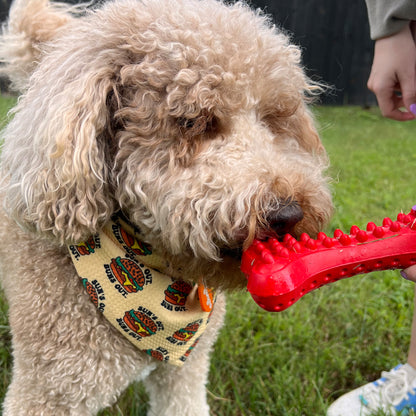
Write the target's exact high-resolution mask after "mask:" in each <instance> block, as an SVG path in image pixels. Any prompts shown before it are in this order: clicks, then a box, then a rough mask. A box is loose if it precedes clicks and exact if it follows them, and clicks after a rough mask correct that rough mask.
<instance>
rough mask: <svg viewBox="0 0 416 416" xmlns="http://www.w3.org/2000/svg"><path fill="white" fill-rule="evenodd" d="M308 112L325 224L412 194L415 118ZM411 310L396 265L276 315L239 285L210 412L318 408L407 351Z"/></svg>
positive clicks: (139, 410) (140, 397)
mask: <svg viewBox="0 0 416 416" xmlns="http://www.w3.org/2000/svg"><path fill="white" fill-rule="evenodd" d="M0 104H1V100H0ZM8 104H9V103H8ZM315 113H316V118H317V120H318V122H319V123H320V125H321V135H322V138H323V141H324V144H325V146H326V148H327V150H328V153H329V156H330V159H331V168H330V174H331V176H332V177H333V178H334V180H333V183H332V189H333V193H334V202H335V207H336V212H335V216H334V218H333V221H332V222H331V224H330V226H329V230H328V231H329V232H332V231H333V230H334V229H335V228H342V229H344V230H348V229H349V227H350V226H351V225H352V224H357V225H359V226H361V227H363V226H365V224H366V222H367V221H369V220H371V221H375V222H377V223H381V220H382V218H383V217H384V216H394V215H395V214H396V213H397V212H399V211H401V210H403V211H408V210H409V208H410V207H411V206H412V205H413V204H415V203H416V198H415V197H413V192H414V190H415V189H416V175H415V174H414V169H415V165H416V163H415V162H416V145H415V140H416V138H415V137H414V136H415V132H416V125H415V124H414V123H398V122H394V121H390V120H386V119H383V118H382V117H381V116H380V115H379V113H378V111H377V110H375V109H372V110H362V109H360V108H356V107H339V108H332V107H318V108H317V109H316V111H315ZM5 310H6V306H5V304H4V303H2V302H0V365H1V368H2V370H0V371H1V376H0V384H1V385H0V401H1V400H2V396H3V395H4V391H5V388H6V384H7V382H8V379H9V368H10V360H11V359H10V354H9V351H10V338H9V336H8V335H7V334H8V328H7V321H6V312H5ZM412 310H413V284H411V283H409V282H407V281H404V280H403V279H401V278H400V277H399V274H398V272H382V273H381V272H380V273H373V274H369V275H365V276H357V277H354V278H351V279H346V280H344V281H340V282H337V283H335V284H333V285H330V286H325V287H323V288H321V289H320V290H318V291H314V292H312V293H310V294H308V295H307V296H305V297H304V298H302V299H301V300H300V301H299V302H297V303H296V304H295V305H293V306H292V307H291V308H289V309H287V310H286V311H284V312H281V313H276V314H272V313H267V312H265V311H263V310H261V309H260V308H259V307H258V306H257V305H256V304H255V303H254V301H253V300H252V299H251V298H250V296H249V294H247V293H237V294H233V295H231V296H229V302H228V312H227V317H226V325H225V327H224V328H223V330H222V332H221V335H220V338H219V340H218V342H217V345H216V349H215V352H214V353H213V357H212V367H211V374H210V379H209V385H208V391H209V393H208V398H209V402H210V405H211V409H212V415H216V416H240V415H241V416H252V415H253V416H254V415H255V416H259V415H261V416H268V415H273V416H286V415H287V416H301V415H302V416H317V415H322V416H323V415H324V414H325V411H326V408H327V407H328V405H329V404H330V403H332V402H333V401H334V400H335V399H336V398H337V397H339V396H340V395H342V394H343V393H345V392H347V391H349V390H350V389H352V388H354V387H357V386H360V385H361V384H363V383H366V382H368V381H371V380H373V379H375V378H378V377H379V374H380V372H381V370H385V369H390V368H391V367H392V366H395V365H396V364H397V363H399V362H404V361H405V360H406V356H407V346H408V342H409V336H410V325H411V317H412ZM145 399H146V395H145V393H144V390H143V387H142V386H141V385H133V386H131V387H130V388H129V389H128V390H127V391H126V392H125V394H124V395H123V396H122V397H121V399H120V400H119V402H118V404H117V406H114V407H113V408H112V409H109V410H106V411H103V412H102V413H101V416H104V415H105V416H113V415H124V416H127V415H128V416H132V415H136V416H137V415H144V414H145V411H146V404H145V403H144V401H145ZM378 415H379V416H381V414H380V413H379V414H378ZM173 416H176V415H173Z"/></svg>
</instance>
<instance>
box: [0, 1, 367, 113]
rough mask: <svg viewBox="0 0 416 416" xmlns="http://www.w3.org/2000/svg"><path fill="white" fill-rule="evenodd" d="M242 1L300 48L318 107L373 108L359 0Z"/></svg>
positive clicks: (1, 5) (1, 11) (3, 12)
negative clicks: (322, 89) (317, 85)
mask: <svg viewBox="0 0 416 416" xmlns="http://www.w3.org/2000/svg"><path fill="white" fill-rule="evenodd" d="M61 1H62V0H61ZM64 1H65V0H64ZM66 1H68V2H71V3H75V2H77V0H66ZM247 1H250V2H251V4H252V5H253V7H256V8H258V7H260V8H261V9H263V10H265V11H266V12H267V13H269V14H271V15H273V18H274V20H275V22H276V24H277V25H278V26H280V27H283V28H284V29H285V30H287V31H289V32H290V33H291V34H292V35H293V40H294V42H295V43H297V44H298V45H300V46H301V47H302V48H303V62H304V65H305V67H306V68H307V70H308V73H309V75H310V76H311V77H312V78H315V79H319V80H321V81H323V82H325V83H327V84H329V85H330V86H332V87H333V90H332V92H331V93H330V94H326V95H325V96H324V97H322V102H323V103H324V104H337V105H342V104H358V105H363V106H367V105H372V104H374V103H375V98H374V96H373V94H371V93H370V92H369V91H368V90H367V87H366V84H367V78H368V75H369V73H370V68H371V61H372V54H373V42H372V41H371V40H370V35H369V27H368V21H367V10H366V7H365V2H364V0H247ZM10 3H11V0H0V19H1V20H4V19H5V18H6V16H7V9H8V7H9V5H10Z"/></svg>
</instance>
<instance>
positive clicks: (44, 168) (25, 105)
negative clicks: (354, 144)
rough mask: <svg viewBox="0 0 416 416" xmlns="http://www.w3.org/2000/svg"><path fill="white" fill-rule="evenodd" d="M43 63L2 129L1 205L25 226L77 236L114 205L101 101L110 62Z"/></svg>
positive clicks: (63, 238) (60, 236) (92, 229)
mask: <svg viewBox="0 0 416 416" xmlns="http://www.w3.org/2000/svg"><path fill="white" fill-rule="evenodd" d="M51 59H52V58H51ZM42 66H43V63H42V64H41V66H40V67H39V71H37V73H35V74H34V78H35V81H34V82H33V85H31V86H30V88H29V90H28V92H27V93H26V95H25V96H23V97H22V98H21V100H20V101H19V103H18V105H17V106H16V108H15V110H14V118H13V119H12V121H11V122H10V123H9V125H8V126H7V128H6V129H5V131H4V133H3V139H4V145H3V150H2V155H1V158H2V177H3V194H4V196H3V197H4V205H5V207H6V210H7V211H8V212H9V214H10V215H11V216H12V217H13V218H15V220H16V221H17V222H18V223H20V224H21V225H22V226H24V227H25V228H28V229H30V230H31V231H34V232H37V233H40V234H43V235H47V236H49V237H53V238H54V239H56V240H58V241H59V242H60V243H61V244H64V243H68V242H77V241H80V240H82V239H84V238H86V237H88V236H89V235H91V234H93V233H96V232H97V231H98V230H99V229H100V227H101V226H102V225H103V224H104V222H106V221H108V219H109V217H110V216H111V213H112V212H113V199H112V198H111V192H110V190H109V188H110V182H111V180H110V179H109V172H110V170H111V165H110V161H109V149H110V144H109V141H110V140H109V133H108V131H107V130H108V126H109V123H110V121H109V119H110V115H109V110H108V108H107V106H108V104H107V103H108V101H109V95H110V94H111V93H112V92H113V91H114V89H115V86H114V82H113V81H112V79H111V73H110V72H109V71H108V70H107V71H102V70H100V69H99V68H98V69H97V68H95V71H94V72H93V71H92V70H91V71H89V72H88V71H86V72H85V73H82V72H81V73H77V74H71V73H70V69H68V68H65V67H63V68H62V73H61V74H57V73H56V71H57V70H55V73H53V72H51V71H49V72H48V71H47V70H46V69H45V68H48V66H49V64H48V63H46V64H45V68H42ZM55 67H56V65H55ZM38 73H39V74H38ZM37 77H39V79H37V80H36V78H37ZM45 83H47V85H45Z"/></svg>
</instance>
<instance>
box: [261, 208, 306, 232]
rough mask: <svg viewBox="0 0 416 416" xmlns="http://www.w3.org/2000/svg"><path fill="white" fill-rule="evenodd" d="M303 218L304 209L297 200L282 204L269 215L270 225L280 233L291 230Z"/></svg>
mask: <svg viewBox="0 0 416 416" xmlns="http://www.w3.org/2000/svg"><path fill="white" fill-rule="evenodd" d="M302 218H303V211H302V208H301V207H300V205H299V204H298V203H297V202H290V203H286V204H282V206H281V207H279V209H277V210H276V211H275V212H271V213H269V214H268V216H267V222H268V225H269V227H270V228H271V229H272V230H273V231H274V232H275V233H276V234H278V235H284V234H286V233H288V232H290V231H291V230H292V229H293V227H294V226H295V225H296V224H297V223H298V222H299V221H301V220H302Z"/></svg>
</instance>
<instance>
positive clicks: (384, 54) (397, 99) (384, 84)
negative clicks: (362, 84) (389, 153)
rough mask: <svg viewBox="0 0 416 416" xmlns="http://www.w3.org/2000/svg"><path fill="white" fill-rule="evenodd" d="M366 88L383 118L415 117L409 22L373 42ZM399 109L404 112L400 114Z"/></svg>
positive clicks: (415, 63)
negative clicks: (371, 93)
mask: <svg viewBox="0 0 416 416" xmlns="http://www.w3.org/2000/svg"><path fill="white" fill-rule="evenodd" d="M413 2H414V3H415V4H416V0H413ZM367 86H368V88H369V89H370V90H371V91H373V92H374V94H375V95H376V97H377V101H378V104H379V107H380V110H381V113H382V114H383V116H384V117H388V118H392V119H394V120H399V121H406V120H413V119H414V118H416V116H415V114H416V45H415V41H414V39H413V33H412V30H411V22H410V21H407V22H405V25H404V26H403V27H402V29H401V30H400V31H399V32H397V33H395V34H392V35H390V36H387V37H383V38H380V39H377V40H376V43H375V47H374V59H373V65H372V68H371V73H370V78H369V80H368V84H367ZM398 93H399V94H398ZM403 107H405V108H406V109H407V110H408V111H402V110H401V108H403Z"/></svg>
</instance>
